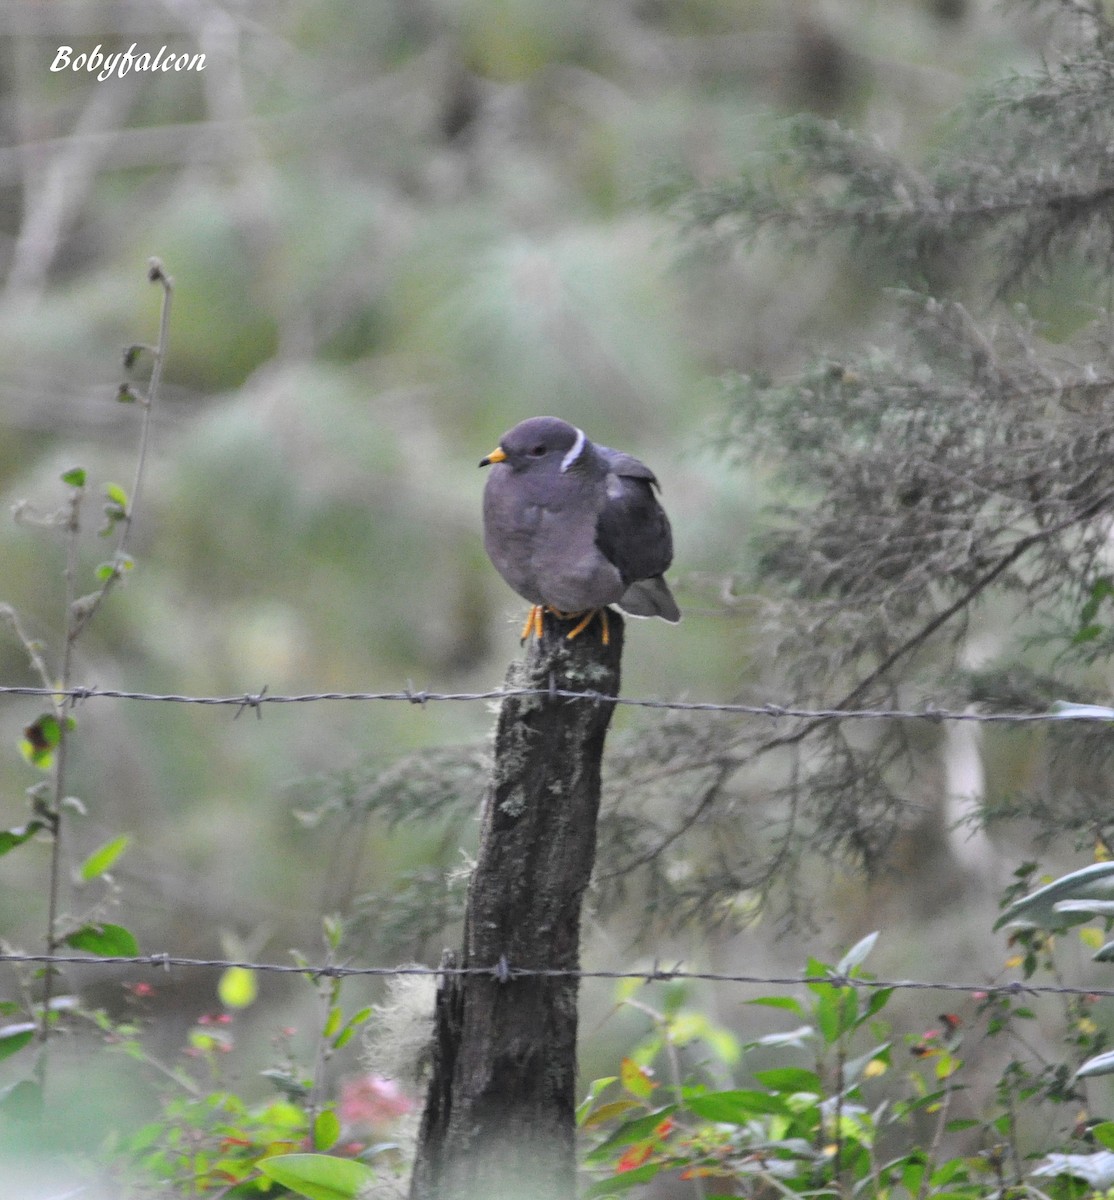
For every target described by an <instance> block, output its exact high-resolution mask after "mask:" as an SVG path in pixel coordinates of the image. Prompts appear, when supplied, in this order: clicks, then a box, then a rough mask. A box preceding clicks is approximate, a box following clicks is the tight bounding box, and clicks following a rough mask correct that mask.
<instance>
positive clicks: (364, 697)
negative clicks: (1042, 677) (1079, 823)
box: [0, 684, 1114, 725]
mask: <svg viewBox="0 0 1114 1200" xmlns="http://www.w3.org/2000/svg"><path fill="white" fill-rule="evenodd" d="M0 696H47V697H58V696H66V697H69V698H70V700H71V701H72V702H73V703H74V704H76V703H77V702H78V701H87V700H147V701H155V702H158V703H163V704H208V705H217V706H219V705H226V706H230V707H233V708H235V709H236V710H237V713H236V715H237V716H239V714H240V713H241V712H243V711H244V709H247V708H250V709H254V710H255V714H256V716H261V715H262V708H263V705H265V704H315V703H320V702H323V701H356V702H359V701H374V700H381V701H399V702H404V703H406V704H413V705H417V706H419V707H421V708H425V706H426V705H427V704H431V703H435V702H438V701H448V702H457V703H467V702H469V701H480V700H505V699H506V698H507V697H510V696H522V697H526V696H537V697H545V698H546V699H550V700H557V699H560V700H575V701H581V702H586V703H589V704H603V703H608V704H623V705H626V706H627V707H629V708H650V709H665V710H668V711H671V712H715V713H731V714H735V715H736V716H751V717H762V718H765V719H767V720H770V721H774V722H777V721H790V720H794V721H933V722H940V721H972V722H975V723H978V724H1016V725H1025V724H1036V723H1039V722H1042V721H1099V722H1102V721H1106V722H1111V721H1114V707H1110V708H1108V707H1106V706H1105V705H1100V704H1068V703H1062V702H1058V703H1059V706H1058V707H1056V708H1053V709H1051V710H1045V711H1042V712H980V711H978V710H975V709H961V710H949V709H944V708H937V707H936V706H935V705H933V704H928V705H926V706H925V707H924V708H913V709H906V708H806V707H802V706H798V705H793V704H778V703H775V702H773V701H770V702H767V703H764V704H730V703H728V704H721V703H717V702H715V701H711V700H659V699H655V698H653V697H636V696H604V695H601V694H600V693H599V692H592V691H587V692H573V691H567V690H563V689H561V688H554V687H549V688H506V687H497V688H491V689H489V690H488V691H485V692H427V691H415V690H414V688H413V685H408V686H407V687H406V688H405V689H404V690H403V691H394V692H304V693H300V694H296V695H279V694H271V693H269V692H268V691H267V687H266V685H264V686H263V687H262V688H260V689H259V691H256V692H240V693H239V694H238V695H235V696H185V695H180V694H178V693H175V692H136V691H126V690H123V689H120V688H102V687H97V686H95V685H94V686H81V687H71V688H65V689H51V688H45V687H30V686H23V685H10V684H9V685H3V684H0Z"/></svg>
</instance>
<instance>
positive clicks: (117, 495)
mask: <svg viewBox="0 0 1114 1200" xmlns="http://www.w3.org/2000/svg"><path fill="white" fill-rule="evenodd" d="M104 494H105V495H106V496H107V497H108V499H109V500H111V501H112V503H113V504H116V505H119V507H120V508H122V509H123V510H124V512H127V511H128V493H127V492H125V491H124V489H123V488H122V487H121V486H120V485H119V484H118V483H106V484H105V488H104Z"/></svg>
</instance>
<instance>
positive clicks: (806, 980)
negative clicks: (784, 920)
mask: <svg viewBox="0 0 1114 1200" xmlns="http://www.w3.org/2000/svg"><path fill="white" fill-rule="evenodd" d="M4 963H8V964H27V965H29V964H36V965H46V966H81V967H92V966H106V967H154V968H158V969H161V970H164V971H168V972H169V971H170V970H171V968H174V967H180V968H183V969H194V970H214V971H226V970H229V969H231V968H239V969H241V970H246V971H257V972H260V973H262V974H274V975H306V976H309V977H311V978H314V979H319V978H335V979H344V978H350V977H356V976H363V977H395V976H403V975H417V976H422V975H429V976H434V977H439V976H450V975H460V976H464V975H471V976H486V977H488V978H494V979H498V980H500V981H501V982H508V983H509V982H513V981H514V980H516V979H611V980H619V979H642V980H645V981H646V982H647V983H659V982H660V983H672V982H675V981H677V980H693V981H700V982H705V983H727V984H739V985H753V986H761V987H804V986H806V985H808V984H814V983H828V984H831V985H832V986H833V987H852V988H860V989H863V990H868V991H878V990H886V989H891V988H892V989H895V990H899V991H900V990H907V991H942V992H967V993H970V994H974V995H977V996H979V997H985V996H991V995H1026V996H1028V995H1033V996H1088V997H1103V998H1106V997H1114V988H1101V987H1083V986H1073V985H1070V984H1051V983H1026V982H1024V981H1023V980H1010V981H1008V982H1006V983H988V982H986V981H980V982H977V983H971V982H964V981H950V980H940V979H865V978H862V977H859V976H850V975H840V974H834V973H833V974H830V975H735V974H727V973H722V972H718V971H690V970H686V969H685V968H684V967H682V966H681V965H680V964H678V965H677V966H675V967H662V966H659V965H658V964H657V963H655V964H654V965H653V966H652V967H649V968H646V969H642V970H635V969H634V968H630V969H627V970H621V971H617V970H590V971H585V970H581V969H574V968H556V967H516V966H515V965H514V964H513V963H508V962H507V961H506V960H501V961H500V962H498V963H495V964H493V965H492V966H489V967H448V966H436V967H431V966H425V965H423V964H420V963H419V964H409V965H406V966H397V967H360V966H352V965H350V964H337V963H328V964H319V965H314V964H303V965H298V964H295V963H272V962H252V961H248V960H243V959H224V958H184V957H180V956H178V955H173V954H136V955H106V956H104V957H93V956H88V955H78V954H69V955H66V954H17V953H5V954H0V965H2V964H4Z"/></svg>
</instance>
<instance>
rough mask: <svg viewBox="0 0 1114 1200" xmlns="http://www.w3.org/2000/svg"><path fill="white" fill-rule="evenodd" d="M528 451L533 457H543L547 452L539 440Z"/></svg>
mask: <svg viewBox="0 0 1114 1200" xmlns="http://www.w3.org/2000/svg"><path fill="white" fill-rule="evenodd" d="M527 453H528V454H529V455H530V457H531V458H541V456H542V455H543V454H544V453H545V447H544V446H543V445H542V444H541V443H540V442H539V443H538V444H537V445H536V446H531V447H530V449H529V451H528V452H527Z"/></svg>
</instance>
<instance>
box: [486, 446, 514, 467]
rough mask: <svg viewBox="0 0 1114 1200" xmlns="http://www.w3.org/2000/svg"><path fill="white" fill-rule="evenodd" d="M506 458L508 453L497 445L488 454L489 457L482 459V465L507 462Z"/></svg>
mask: <svg viewBox="0 0 1114 1200" xmlns="http://www.w3.org/2000/svg"><path fill="white" fill-rule="evenodd" d="M506 458H507V454H506V451H505V450H504V449H503V447H502V446H496V447H495V449H494V450H492V452H491V453H490V454H489V455H488V456H487V458H481V459H480V466H481V467H490V466H491V464H492V463H497V462H505V461H506Z"/></svg>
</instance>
